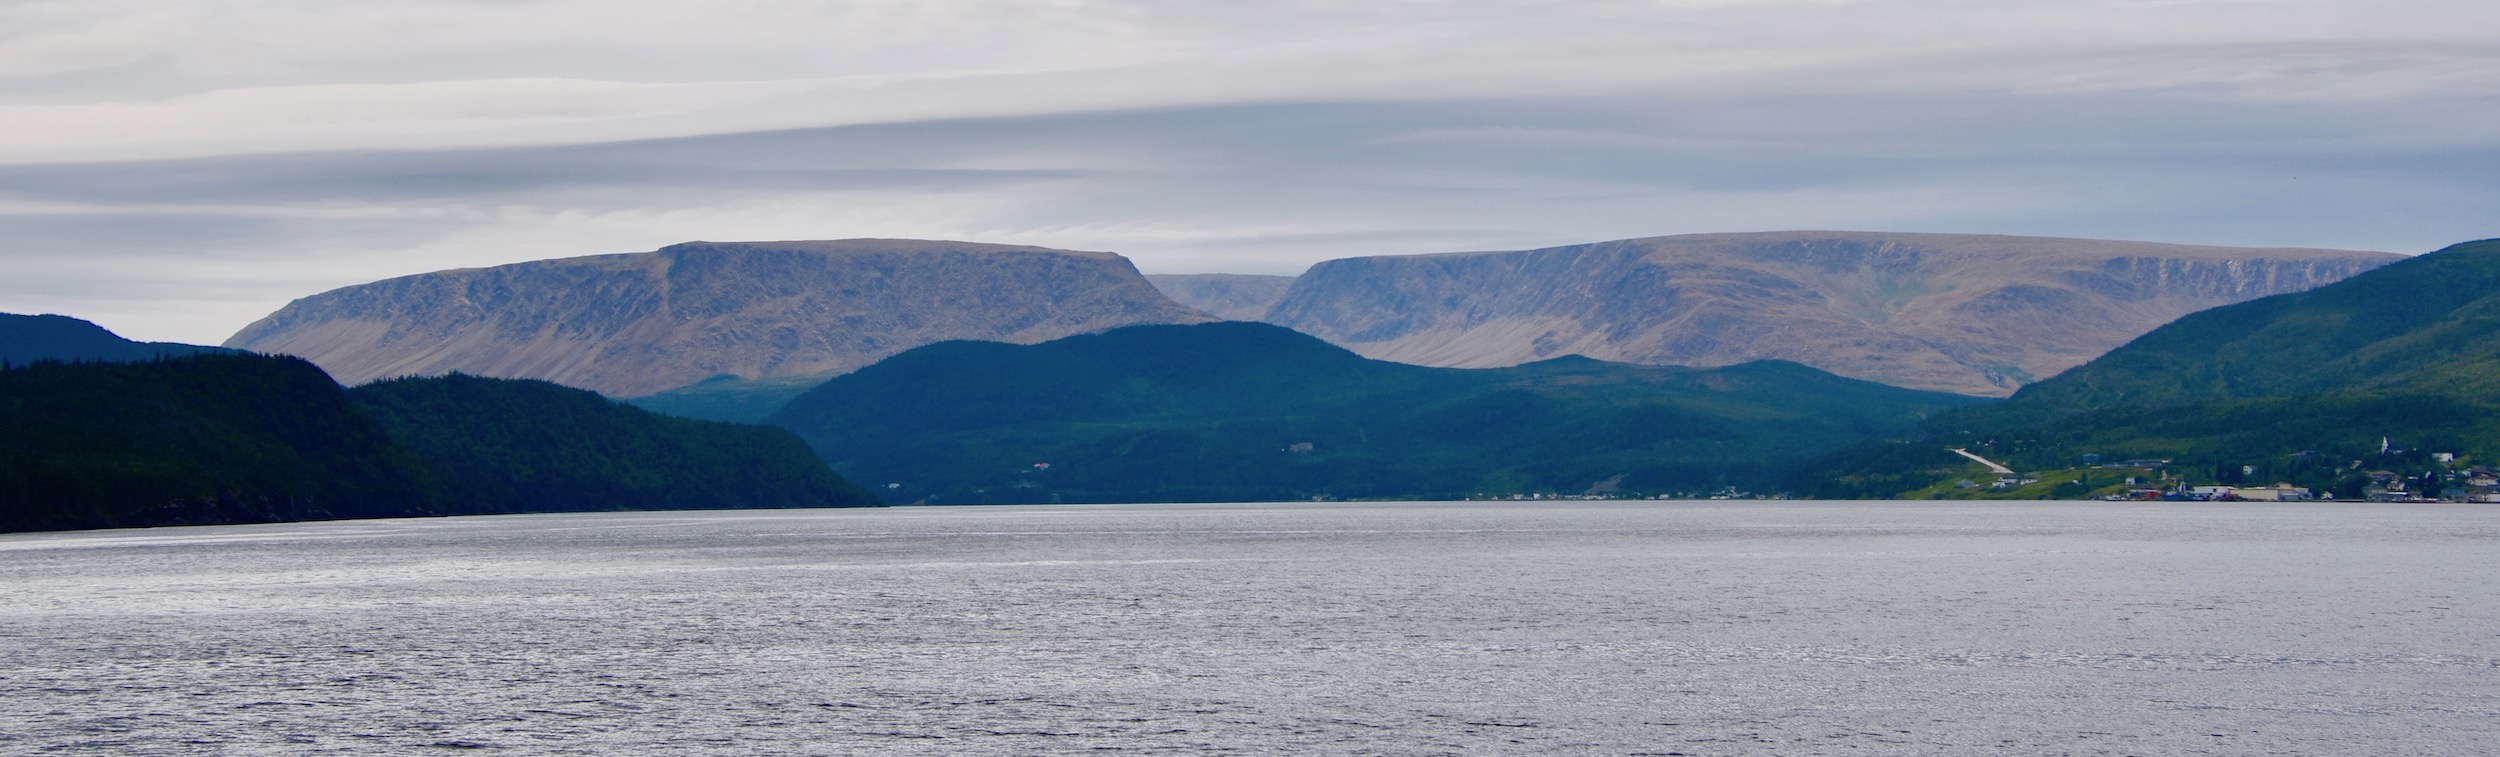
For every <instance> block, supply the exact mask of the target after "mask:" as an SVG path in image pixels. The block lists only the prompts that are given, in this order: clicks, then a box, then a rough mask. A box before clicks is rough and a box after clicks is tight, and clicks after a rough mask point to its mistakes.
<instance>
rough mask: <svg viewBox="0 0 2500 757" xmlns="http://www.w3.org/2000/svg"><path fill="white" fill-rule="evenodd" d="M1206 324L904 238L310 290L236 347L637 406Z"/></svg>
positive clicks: (1133, 284) (1112, 280)
mask: <svg viewBox="0 0 2500 757" xmlns="http://www.w3.org/2000/svg"><path fill="white" fill-rule="evenodd" d="M1206 320H1208V318H1207V317H1206V316H1205V315H1203V314H1200V313H1197V312H1195V311H1192V310H1190V309H1189V308H1187V307H1184V306H1182V305H1180V304H1179V303H1175V302H1173V301H1171V300H1170V299H1168V298H1166V297H1164V296H1163V295H1162V294H1160V293H1158V292H1156V291H1155V288H1154V286H1153V285H1152V284H1149V283H1147V281H1146V279H1145V277H1143V276H1140V275H1139V274H1138V273H1137V269H1136V267H1135V266H1132V265H1130V264H1129V261H1128V259H1126V258H1123V257H1120V256H1119V255H1115V254H1112V253H1108V252H1076V251H1069V250H1053V249H1047V248H1041V247H1023V246H1010V245H992V244H974V243H969V242H944V241H921V240H901V239H850V240H840V241H814V242H727V243H723V242H688V243H685V244H679V245H671V246H669V247H665V248H661V249H660V250H658V251H655V252H645V253H629V254H621V255H594V256H589V257H579V258H565V259H560V260H541V261H535V262H529V263H519V264H514V265H505V266H496V267H492V268H472V269H462V270H453V271H441V272H436V273H427V274H419V275H415V276H403V277H400V278H395V279H389V280H385V281H378V282H374V283H371V284H363V285H358V286H351V287H346V288H342V289H336V290H332V291H329V292H324V293H321V294H317V295H313V296H311V297H306V298H303V299H300V300H296V301H295V302H293V303H289V304H288V305H287V306H286V307H285V308H282V309H280V310H279V311H278V312H276V313H274V314H271V315H270V316H269V317H267V318H263V319H261V320H260V321H259V322H257V323H254V324H252V325H251V326H248V327H246V328H244V329H243V330H242V331H241V332H238V333H236V334H235V335H234V337H233V338H231V339H228V340H226V346H228V347H235V348H240V349H248V350H255V351H260V352H271V353H284V354H290V355H298V356H301V357H303V358H305V359H307V360H311V361H312V362H313V363H315V364H317V365H320V366H321V367H322V369H323V370H326V371H329V372H330V374H331V375H333V376H335V377H337V378H338V379H339V380H340V381H341V382H344V383H347V384H359V383H364V382H367V381H372V380H375V379H382V378H390V377H394V376H407V375H436V374H442V373H448V372H452V371H459V372H463V373H469V374H474V375H480V376H495V377H504V378H534V379H543V380H546V381H552V382H555V383H559V384H564V385H567V386H574V387H579V388H583V389H590V390H593V391H598V392H601V393H604V394H608V395H612V396H639V395H646V394H651V393H654V392H659V391H662V390H665V389H670V388H674V387H680V386H685V385H688V384H692V383H695V382H697V381H702V380H704V379H706V378H711V377H715V376H721V375H732V376H738V377H741V378H746V379H756V378H774V377H788V376H817V375H830V374H835V373H839V372H842V371H848V370H852V369H856V368H858V367H860V366H864V365H867V364H869V363H873V362H876V361H877V360H878V359H880V358H883V357H885V356H887V355H891V354H894V353H897V352H901V351H903V350H906V349H910V348H912V347H917V346H920V345H923V344H929V343H932V342H939V341H946V340H951V339H978V340H985V341H1000V342H1013V343H1019V344H1031V343H1036V342H1042V341H1047V340H1051V339H1056V338H1059V337H1064V336H1069V335H1073V334H1083V333H1088V332H1093V331H1100V330H1103V329H1108V328H1114V327H1119V326H1130V325H1138V324H1162V323H1197V322H1202V321H1206Z"/></svg>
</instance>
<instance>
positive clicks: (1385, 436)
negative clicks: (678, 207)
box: [771, 323, 1979, 503]
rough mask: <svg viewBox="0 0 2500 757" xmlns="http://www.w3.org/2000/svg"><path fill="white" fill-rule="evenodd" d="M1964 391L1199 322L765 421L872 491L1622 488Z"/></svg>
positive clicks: (1835, 431) (949, 370)
mask: <svg viewBox="0 0 2500 757" xmlns="http://www.w3.org/2000/svg"><path fill="white" fill-rule="evenodd" d="M1977 401H1979V400H1977V399H1974V398H1969V397H1961V396H1957V395H1949V394H1936V393H1928V392H1915V391H1910V390H1904V389H1897V388H1894V387H1888V386H1883V385H1881V384H1875V383H1870V382H1864V381H1856V380H1852V379H1844V378H1840V377H1837V376H1833V375H1831V374H1828V373H1823V372H1821V371H1817V370H1814V369H1811V368H1807V367H1805V366H1801V365H1796V364H1793V363H1781V362H1765V363H1752V364H1746V365H1739V366H1731V367H1727V368H1719V369H1708V370H1703V369H1691V368H1676V367H1663V366H1634V365H1622V364H1615V363H1603V362H1599V361H1595V360H1589V359H1586V358H1565V359H1558V360H1551V361H1546V362H1541V363H1533V364H1529V365H1523V366H1517V367H1512V368H1503V369H1488V370H1468V369H1452V368H1428V367H1422V366H1413V365H1404V364H1398V363H1389V362H1383V361H1376V360H1369V359H1365V358H1363V357H1361V356H1358V355H1355V354H1353V353H1351V352H1348V351H1346V350H1344V349H1341V348H1338V347H1335V346H1331V345H1329V344H1327V343H1325V342H1321V341H1319V340H1318V339H1315V338H1312V337H1309V336H1305V335H1302V334H1298V333H1295V332H1293V331H1289V330H1286V329H1283V328H1279V327H1275V326H1269V325H1265V324H1257V323H1212V324H1203V325H1191V326H1137V327H1130V328H1124V329H1116V330H1113V331H1109V332H1105V333H1101V334H1093V335H1086V336H1076V337H1069V338H1066V339H1060V340H1057V341H1052V342H1046V343H1043V344H1039V345H1029V346H1024V345H1008V344H997V343H979V342H950V343H942V344H936V345H930V346H927V347H921V348H918V349H914V350H911V351H908V352H904V353H902V354H900V355H896V356H894V357H892V358H888V359H886V360H885V361H883V362H880V363H878V364H876V365H872V366H869V367H867V368H864V369H861V370H860V371H857V372H854V373H851V374H848V375H844V376H841V377H838V378H835V379H833V380H831V381H828V382H826V383H825V384H823V385H821V386H818V387H816V388H815V389H813V390H810V391H809V392H807V393H806V394H803V395H800V396H799V397H798V398H796V399H794V400H792V401H791V402H790V403H789V405H788V406H786V407H784V408H783V409H782V410H781V411H780V412H779V413H777V414H776V415H774V416H773V418H772V420H771V422H772V423H774V424H775V425H780V426H783V427H786V428H790V429H792V430H794V431H796V432H798V433H799V434H800V436H802V437H805V438H807V439H808V441H809V442H810V443H811V444H813V445H814V446H815V447H816V449H817V450H818V452H819V453H821V454H823V455H824V456H825V458H826V459H827V460H830V461H833V462H834V463H835V467H836V468H837V469H838V470H841V471H843V472H844V473H845V474H846V475H850V476H852V477H853V478H855V479H858V480H860V481H861V482H862V483H863V484H867V485H869V486H870V487H871V488H872V490H876V491H878V492H879V493H880V494H881V495H883V496H886V497H887V498H888V501H931V502H938V503H971V502H1000V503H1006V502H1052V501H1061V502H1125V501H1238V500H1272V499H1308V498H1312V497H1324V498H1354V497H1361V498H1391V497H1413V498H1456V497H1468V496H1509V495H1513V494H1548V495H1578V494H1583V493H1605V494H1615V495H1628V496H1637V495H1642V494H1650V493H1667V492H1692V491H1700V490H1708V489H1715V488H1718V487H1724V486H1738V487H1747V488H1750V487H1752V486H1755V485H1758V484H1761V483H1765V482H1768V481H1770V480H1773V479H1775V478H1777V477H1778V476H1779V475H1781V474H1784V473H1786V472H1787V470H1788V469H1789V467H1790V466H1792V465H1794V464H1795V463H1796V462H1798V461H1800V460H1802V459H1805V458H1806V457H1810V456H1812V455H1816V454H1819V453H1822V452H1826V451H1829V450H1832V449H1835V448H1838V447H1840V446H1843V445H1846V444H1849V443H1851V442H1854V441H1857V440H1861V439H1866V438H1870V437H1875V436H1881V435H1889V434H1894V433H1899V432H1902V431H1905V430H1908V429H1909V428H1911V426H1912V424H1914V423H1915V422H1916V421H1917V419H1918V418H1919V417H1920V416H1921V414H1923V413H1926V412H1929V411H1933V410H1938V409H1942V408H1947V407H1955V406H1959V405H1964V404H1969V403H1972V402H1977Z"/></svg>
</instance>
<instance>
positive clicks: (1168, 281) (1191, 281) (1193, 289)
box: [1146, 273, 1294, 321]
mask: <svg viewBox="0 0 2500 757" xmlns="http://www.w3.org/2000/svg"><path fill="white" fill-rule="evenodd" d="M1293 279H1294V277H1292V276H1254V275H1250V274H1242V273H1150V274H1147V275H1146V280H1147V281H1149V282H1152V283H1153V284H1154V285H1155V289H1158V290H1161V291H1162V292H1163V296H1165V297H1170V298H1172V300H1173V301H1174V302H1178V303H1180V304H1183V305H1188V306H1190V307H1193V308H1197V309H1199V310H1201V311H1205V312H1206V313H1208V314H1210V315H1213V316H1215V317H1217V318H1222V319H1224V320H1227V321H1256V320H1259V319H1261V318H1265V317H1267V310H1268V308H1272V307H1275V306H1276V301H1277V300H1281V299H1284V297H1285V290H1286V289H1288V288H1291V287H1292V286H1293Z"/></svg>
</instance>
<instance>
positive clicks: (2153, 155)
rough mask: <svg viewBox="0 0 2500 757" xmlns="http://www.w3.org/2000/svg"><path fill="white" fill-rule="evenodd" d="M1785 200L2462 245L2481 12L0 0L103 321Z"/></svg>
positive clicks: (2051, 229) (1382, 245) (1249, 255)
mask: <svg viewBox="0 0 2500 757" xmlns="http://www.w3.org/2000/svg"><path fill="white" fill-rule="evenodd" d="M1800 228H1820V229H1873V230H1897V231H1939V232H1984V233H2007V234H2038V235H2054V236H2082V237H2099V238H2116V239H2143V240H2153V241H2170V242H2191V243H2207V244H2227V245H2268V246H2276V245H2280V246H2315V247H2341V248H2357V249H2381V250H2392V251H2398V252H2422V251H2427V250H2430V249H2434V248H2437V247H2440V246H2443V245H2445V244H2448V243H2452V242H2458V241H2464V240H2468V239H2476V238H2485V237H2492V236H2500V2H2492V0H2371V1H2370V2H2360V1H2358V0H1863V1H1853V0H1650V1H1647V2H1632V1H1629V0H1624V1H1615V0H1507V1H1505V0H1372V1H1370V2H1363V3H1345V2H1328V3H1320V2H1272V3H1220V2H1207V1H1203V0H1189V1H1185V2H1184V1H1182V0H1016V1H989V2H964V1H956V0H869V1H863V2H804V1H800V0H754V1H750V2H734V1H723V0H706V1H704V2H692V1H688V2H653V1H648V0H601V1H599V2H592V1H590V0H544V1H541V0H469V1H466V2H448V1H444V2H426V1H420V0H401V1H398V2H379V3H352V2H351V3H343V2H336V1H335V0H325V1H322V2H315V1H313V0H187V1H186V2H182V3H164V2H139V1H138V0H32V1H29V0H0V266H5V269H0V270H5V275H0V312H20V313H25V312H58V313H65V314H70V315H76V316H80V317H85V318H89V319H91V320H95V321H97V322H99V323H101V324H103V325H105V326H106V327H108V328H112V329H115V330H117V331H120V332H122V333H123V334H125V335H128V336H132V337H134V338H143V339H160V340H178V341H190V342H201V343H215V342H219V341H222V340H224V339H225V337H226V336H228V335H230V334H231V333H233V332H234V331H235V330H236V329H239V328H241V327H242V326H243V325H245V324H247V323H249V322H251V321H252V320H254V319H257V318H258V317H260V316H262V315H265V314H267V313H268V312H269V311H271V310H274V309H276V308H277V307H279V306H281V305H283V304H285V303H286V302H287V301H288V300H290V299H293V298H295V297H300V296H304V295H308V294H312V293H315V292H319V291H322V290H326V289H330V288H335V287H338V286H344V285H349V284H355V283H361V282H365V281H370V280H374V279H379V278H385V277H389V276H396V275H404V274H409V273H419V272H424V271H431V270H440V269H444V268H454V267H465V266H478V265H492V264H497V263H506V262H514V261H521V260H531V259H538V258H548V257H563V256H571V255H584V254H595V253H604V252H626V251H638V250H649V249H653V248H656V247H659V246H662V245H666V244H670V243H674V242H680V241H687V240H694V239H706V240H755V239H832V238H845V237H921V238H942V239H965V240H974V241H984V242H1005V243H1024V244H1040V245H1048V246H1055V247H1068V248H1077V249H1100V250H1112V251H1115V252H1120V253H1122V254H1125V255H1128V256H1129V257H1130V258H1131V259H1133V260H1135V261H1137V263H1138V265H1139V267H1141V268H1143V269H1145V270H1146V271H1148V272H1150V273H1153V272H1200V271H1223V272H1241V273H1295V272H1298V271H1300V270H1301V269H1302V268H1303V267H1305V266H1308V265H1309V264H1311V263H1313V262H1316V261H1319V260H1324V259H1328V258H1334V257H1344V256H1349V255H1374V254H1399V253H1417V252H1437V251H1449V250H1465V249H1517V248H1526V247H1534V246H1543V245H1553V244H1568V243H1574V242H1588V241H1599V240H1605V239H1616V238H1625V237H1637V236H1653V235H1662V234H1679V233H1695V232H1715V231H1751V230H1775V229H1800Z"/></svg>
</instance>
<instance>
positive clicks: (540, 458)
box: [0, 354, 874, 531]
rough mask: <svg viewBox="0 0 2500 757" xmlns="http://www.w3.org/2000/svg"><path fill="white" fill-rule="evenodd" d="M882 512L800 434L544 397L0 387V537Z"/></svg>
mask: <svg viewBox="0 0 2500 757" xmlns="http://www.w3.org/2000/svg"><path fill="white" fill-rule="evenodd" d="M866 504H874V501H873V500H872V499H871V498H869V497H868V496H866V494H865V493H863V492H861V491H860V490H858V489H857V488H856V487H852V486H850V485H849V484H848V483H847V482H844V481H842V480H841V479H840V477H838V476H836V475H834V474H833V473H832V471H831V470H829V469H827V468H826V467H825V465H824V463H823V462H822V461H819V460H817V459H816V458H815V457H814V456H813V455H811V454H809V452H808V451H807V449H806V447H805V446H804V445H803V444H802V443H800V442H799V441H798V440H797V439H796V438H794V437H792V436H790V435H789V434H788V433H787V432H783V431H780V430H778V429H770V428H762V427H755V426H735V425H730V424H718V423H705V422H698V421H687V420H681V419H676V418H666V417H661V416H656V415H652V414H649V413H646V412H643V411H641V410H636V409H633V408H630V407H625V406H622V405H617V404H615V403H612V402H609V401H608V400H606V399H604V398H601V397H599V396H598V395H596V394H592V393H589V392H585V391H580V390H573V389H565V388H563V387H558V386H555V385H552V384H546V383H543V382H524V381H504V380H495V379H479V378H472V377H466V376H452V377H444V378H435V379H408V380H402V381H393V382H386V383H383V384H378V385H373V386H367V387H362V388H359V389H356V390H354V391H353V392H352V393H351V392H350V391H348V390H344V389H341V388H340V387H339V386H338V384H337V383H336V382H334V381H332V380H331V379H330V377H329V376H328V375H327V374H324V373H322V372H321V370H320V369H319V368H317V367H315V366H313V365H312V364H311V363H308V362H305V361H303V360H301V359H298V358H292V357H283V356H264V355H249V354H202V355H194V356H189V357H181V358H167V359H157V360H149V361H145V362H131V363H96V362H89V363H55V362H43V363H36V364H32V365H26V366H18V367H13V368H9V369H6V370H0V531H27V530H58V529H79V528H114V527H131V526H163V525H208V524H224V523H268V522H286V521H301V520H329V519H338V518H379V517H406V516H420V515H453V514H489V513H521V512H566V511H580V510H630V509H703V508H720V507H833V506H850V505H866Z"/></svg>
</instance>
